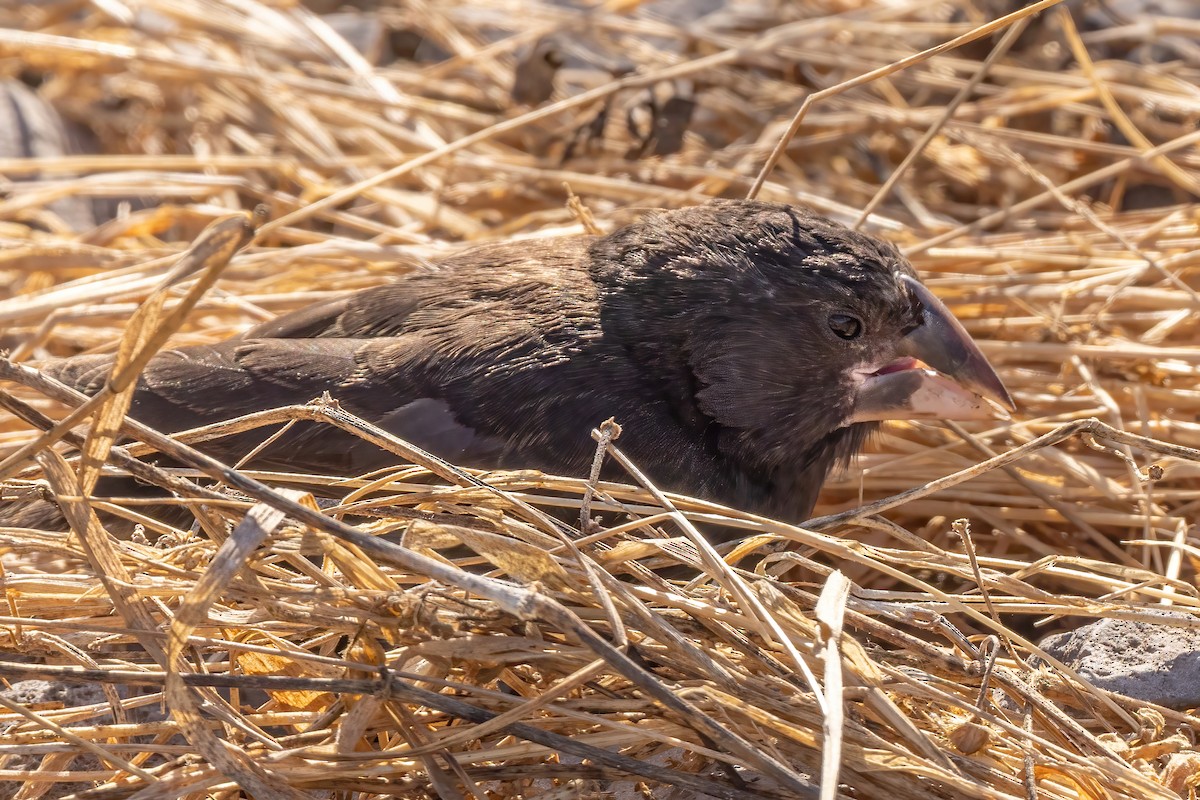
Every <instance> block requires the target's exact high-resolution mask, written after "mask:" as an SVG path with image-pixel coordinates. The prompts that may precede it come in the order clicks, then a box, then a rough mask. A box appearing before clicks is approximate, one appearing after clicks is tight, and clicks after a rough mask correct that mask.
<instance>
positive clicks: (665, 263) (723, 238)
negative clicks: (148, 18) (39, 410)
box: [46, 201, 1012, 521]
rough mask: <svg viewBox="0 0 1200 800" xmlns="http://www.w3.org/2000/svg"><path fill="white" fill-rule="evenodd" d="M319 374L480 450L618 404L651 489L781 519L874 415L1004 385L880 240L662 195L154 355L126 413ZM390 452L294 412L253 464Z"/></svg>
mask: <svg viewBox="0 0 1200 800" xmlns="http://www.w3.org/2000/svg"><path fill="white" fill-rule="evenodd" d="M109 366H110V359H109V357H107V356H84V357H77V358H72V359H68V360H65V361H62V362H58V363H56V364H53V365H50V366H48V367H46V369H47V371H48V372H50V373H51V374H53V375H55V376H57V377H58V378H60V379H61V380H63V381H65V382H67V383H69V384H72V385H74V386H76V387H78V388H80V389H81V390H83V391H85V392H90V391H96V389H97V388H98V387H99V386H100V385H102V382H103V379H104V377H105V374H106V372H107V370H108V368H109ZM322 392H329V393H330V394H331V395H332V396H333V397H334V398H335V399H336V400H338V401H339V402H340V403H341V404H342V406H343V407H345V408H347V409H348V410H350V411H352V412H354V413H355V414H358V415H360V416H362V417H364V418H365V419H367V420H370V421H372V422H374V423H376V424H378V425H380V426H382V427H383V428H385V429H387V430H389V431H391V432H393V433H395V434H396V435H398V436H400V437H402V438H404V439H407V440H409V441H411V442H413V443H414V444H417V445H419V446H420V447H423V448H425V449H427V450H430V451H432V452H434V453H436V454H438V455H440V456H442V457H444V458H446V459H449V460H451V461H453V462H454V463H457V464H460V465H463V466H470V467H480V468H518V467H520V468H527V467H530V468H537V469H541V470H544V471H547V472H551V473H558V474H565V475H575V476H582V475H585V474H586V473H587V471H588V468H589V466H590V462H591V458H592V454H593V452H594V443H593V442H592V440H591V438H590V437H589V432H590V430H591V429H592V428H593V427H595V426H596V425H597V424H598V423H600V422H601V421H602V420H605V419H607V418H609V417H615V418H616V420H617V421H618V422H619V423H620V424H621V425H622V426H623V428H624V434H623V435H622V439H621V444H622V446H623V448H624V450H625V451H626V452H627V453H628V454H629V455H630V456H631V457H632V458H633V459H634V460H635V461H637V462H638V463H639V464H640V465H641V467H642V468H643V469H644V471H645V472H646V473H647V474H648V475H649V476H650V477H651V478H652V479H653V480H654V481H655V482H656V483H657V484H658V485H659V486H661V487H663V488H665V489H669V490H674V491H678V492H683V493H687V494H692V495H696V496H699V497H704V498H709V499H712V500H716V501H718V502H721V503H725V504H729V505H732V506H736V507H740V508H743V509H748V510H752V511H756V512H760V513H763V514H767V515H771V516H775V517H779V518H782V519H785V520H790V521H801V520H803V519H805V518H806V517H807V516H808V515H809V514H810V512H811V511H812V508H813V505H814V503H815V501H816V497H817V493H818V491H819V490H820V488H821V484H822V482H823V481H824V480H825V477H826V475H827V474H828V473H829V472H830V470H831V469H832V468H833V467H834V466H835V465H836V464H837V463H838V462H844V461H845V460H846V459H848V458H850V457H851V456H852V455H853V454H854V453H855V452H856V451H857V450H858V449H859V448H860V446H861V445H862V444H863V442H864V440H865V439H866V438H867V436H868V434H870V433H871V432H872V431H873V430H875V428H876V427H877V426H878V424H879V421H880V420H885V419H939V418H940V419H974V418H980V417H988V416H991V415H992V413H993V409H992V408H991V407H990V406H989V403H988V402H987V401H993V402H995V403H998V404H1000V405H1001V406H1008V407H1011V405H1012V401H1011V400H1010V398H1009V396H1008V394H1007V392H1006V391H1005V389H1004V387H1003V385H1002V384H1001V382H1000V380H999V378H998V377H997V376H996V374H995V372H993V370H992V369H991V367H990V366H989V365H988V363H987V361H986V359H985V358H984V357H983V355H982V354H981V353H980V352H979V350H978V349H977V347H976V346H975V345H974V343H973V342H972V341H971V339H970V337H969V336H968V335H967V334H966V332H965V331H964V330H963V329H962V327H961V326H960V325H959V324H958V322H957V321H956V320H955V319H954V317H953V316H952V315H951V314H950V313H949V311H948V310H947V309H946V308H945V306H943V305H942V304H941V303H940V302H939V301H938V300H937V299H936V298H935V297H934V296H933V294H931V293H930V292H929V290H928V289H926V288H925V287H924V286H923V285H922V284H921V283H920V282H919V281H918V280H917V279H916V277H915V275H914V273H913V270H912V267H911V266H910V265H909V264H908V263H907V262H906V261H905V260H904V258H903V257H901V256H900V255H899V253H898V252H897V251H896V250H895V249H894V248H893V247H891V246H890V245H888V244H886V243H884V242H882V241H880V240H878V239H875V238H873V237H871V236H867V235H864V234H861V233H857V232H854V231H851V230H849V229H847V228H845V227H843V226H841V225H839V224H836V223H834V222H831V221H830V220H828V219H825V218H823V217H820V216H818V215H816V214H814V213H813V212H811V211H808V210H805V209H802V208H797V207H793V206H787V205H779V204H770V203H761V202H751V201H717V202H712V203H709V204H707V205H703V206H698V207H694V208H686V209H682V210H678V211H666V212H661V213H656V214H653V215H651V216H648V217H647V218H645V219H643V220H641V221H639V222H636V223H634V224H631V225H628V226H626V227H624V228H621V229H619V230H617V231H615V232H614V233H611V234H609V235H607V236H601V237H595V236H577V237H570V238H562V239H556V240H553V241H548V242H519V243H506V244H499V245H490V246H485V247H478V248H475V249H472V250H468V251H466V252H464V253H462V254H460V255H457V256H454V257H452V258H450V259H448V260H446V261H445V262H443V263H442V264H441V265H440V266H439V268H438V269H436V271H431V272H429V273H426V274H419V275H415V276H411V277H405V278H404V279H403V280H402V281H399V282H397V283H394V284H390V285H386V286H381V287H377V288H373V289H367V290H364V291H359V292H355V293H353V294H350V295H347V296H345V297H342V298H340V299H337V300H334V301H331V302H324V303H319V304H317V305H314V306H311V307H308V308H305V309H301V310H299V311H296V312H294V313H291V314H287V315H285V316H282V317H280V318H279V319H276V320H274V321H271V322H268V323H265V324H263V325H259V326H258V327H255V328H252V329H251V330H249V331H247V332H246V333H245V334H243V335H242V336H240V337H238V338H235V339H231V340H229V341H225V342H222V343H220V344H215V345H209V346H203V347H186V348H180V349H178V350H173V351H168V352H164V353H162V354H160V355H159V356H158V357H156V358H155V359H154V360H153V361H152V362H151V364H150V365H149V367H148V368H147V369H146V370H145V373H144V376H143V378H142V381H141V383H140V384H139V388H138V391H137V395H136V399H135V401H134V405H133V409H132V412H131V414H132V415H133V416H134V417H135V418H137V419H139V420H141V421H143V422H146V423H148V424H150V425H153V426H155V427H157V428H159V429H161V430H164V431H168V432H170V431H178V430H182V429H186V428H190V427H194V426H198V425H202V424H205V423H211V422H215V421H218V420H225V419H230V418H232V417H235V416H238V415H241V414H246V413H249V412H252V411H259V410H262V409H266V408H272V407H276V406H281V405H287V404H296V403H304V402H307V401H309V400H312V399H313V398H315V397H317V396H319V395H320V394H321V393H322ZM985 398H986V400H985ZM263 437H264V434H263V433H262V432H261V431H260V432H257V433H253V434H252V435H251V437H250V438H246V439H245V440H243V441H240V442H238V441H229V440H226V442H225V443H224V444H222V445H221V449H220V450H218V451H217V453H216V454H217V455H220V456H224V457H226V458H235V457H236V455H234V454H233V452H231V448H240V451H239V452H238V453H237V455H240V454H241V453H244V452H246V451H248V450H249V449H250V448H251V447H253V446H254V445H255V444H257V443H258V442H259V441H261V440H262V438H263ZM394 459H395V457H394V456H391V455H389V454H388V453H386V452H383V451H380V450H378V449H376V448H374V447H372V446H369V445H366V444H365V443H362V442H361V441H358V440H356V439H353V438H352V437H349V436H348V435H346V434H343V433H341V432H340V431H338V430H336V429H333V428H331V427H329V426H319V425H316V424H310V423H305V424H303V425H298V426H297V427H296V428H295V429H293V431H292V432H289V433H288V434H287V435H285V436H284V437H282V438H281V439H280V440H279V441H277V442H276V443H275V444H273V445H272V446H270V447H269V448H268V449H267V450H265V451H264V452H263V453H262V454H261V455H259V456H258V457H256V459H255V461H254V465H255V466H260V467H282V468H287V469H292V470H315V471H319V472H323V473H334V474H341V475H354V474H360V473H363V472H366V471H368V470H372V469H375V468H378V467H381V466H386V465H388V464H389V463H394Z"/></svg>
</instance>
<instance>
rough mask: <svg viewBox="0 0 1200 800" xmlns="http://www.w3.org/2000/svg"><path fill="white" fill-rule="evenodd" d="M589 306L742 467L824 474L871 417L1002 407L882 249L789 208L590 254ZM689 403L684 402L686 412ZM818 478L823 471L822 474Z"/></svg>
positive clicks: (971, 346)
mask: <svg viewBox="0 0 1200 800" xmlns="http://www.w3.org/2000/svg"><path fill="white" fill-rule="evenodd" d="M592 253H593V260H592V263H593V270H594V274H595V275H596V277H597V281H598V283H599V284H600V286H601V294H602V300H601V303H602V309H603V311H602V313H604V314H607V315H608V316H609V317H610V318H611V319H612V320H613V321H614V322H616V323H617V324H618V325H620V326H622V327H624V328H625V329H627V330H628V329H633V330H636V331H637V336H638V341H637V343H636V344H634V345H632V347H633V348H634V350H635V354H636V355H637V357H639V358H640V359H642V360H643V362H644V363H649V364H650V365H651V366H652V367H654V368H657V369H659V370H661V372H662V374H663V376H664V379H665V381H666V384H665V385H670V386H679V385H681V384H682V385H687V386H688V387H689V388H688V389H687V390H685V391H682V392H677V393H676V394H677V396H676V397H675V398H674V400H675V402H676V405H677V406H678V408H679V409H680V413H681V414H683V415H684V416H687V415H688V414H693V415H695V416H696V417H697V419H699V420H701V421H704V420H709V421H712V422H715V423H717V426H718V427H719V429H720V434H719V436H720V437H721V440H720V441H719V442H718V446H719V447H720V448H721V450H722V451H723V452H725V453H726V454H727V455H729V456H731V457H734V458H738V459H740V460H742V461H744V462H746V463H747V464H748V465H752V467H753V470H754V471H756V472H761V473H768V474H769V473H774V472H776V471H778V470H780V469H781V468H783V469H789V470H795V469H797V468H800V469H805V468H806V467H807V466H808V465H809V464H813V465H814V466H815V465H816V464H817V462H820V463H823V464H824V469H828V468H829V466H831V465H832V464H833V463H834V462H835V461H837V460H839V459H845V458H848V457H849V456H850V455H853V453H854V452H855V451H856V450H857V449H858V448H859V447H860V446H861V444H862V442H863V440H864V439H865V437H866V435H867V434H868V433H869V432H870V431H872V430H874V428H875V427H876V426H877V425H878V423H879V422H880V421H881V420H888V419H895V420H902V419H952V420H963V419H979V418H988V417H992V416H995V415H996V413H997V411H998V410H999V409H1000V408H1012V400H1011V398H1010V397H1009V395H1008V392H1007V391H1005V389H1004V386H1003V384H1002V383H1001V382H1000V379H999V377H997V375H996V373H995V372H994V371H993V370H992V368H991V366H990V365H989V364H988V362H987V360H986V359H985V358H984V356H983V354H982V353H981V352H980V351H979V349H978V347H976V345H975V343H974V342H973V341H972V340H971V337H970V336H969V335H968V334H967V332H966V331H965V330H964V329H963V328H962V326H961V325H960V324H959V322H958V321H957V320H956V319H955V318H954V316H953V315H952V314H951V313H950V311H949V310H948V309H947V308H946V307H945V306H944V305H943V304H942V303H941V302H940V301H939V300H938V299H937V298H936V297H935V296H934V295H933V293H932V292H930V291H929V289H928V288H926V287H925V286H924V285H923V284H922V283H921V282H920V281H919V280H918V279H917V277H916V275H915V273H914V272H913V269H912V267H911V266H910V265H909V264H908V262H907V261H906V260H905V259H904V258H903V257H902V256H901V255H900V254H899V252H897V251H896V249H895V248H894V247H892V246H891V245H889V244H887V243H885V242H883V241H880V240H879V239H876V238H874V237H872V236H868V235H866V234H863V233H858V232H855V231H852V230H850V229H848V228H846V227H844V226H842V225H839V224H837V223H835V222H832V221H830V220H828V219H825V218H824V217H821V216H818V215H816V214H814V213H812V212H811V211H808V210H805V209H802V208H797V207H793V206H787V205H781V204H771V203H761V202H754V201H717V202H713V203H709V204H706V205H703V206H697V207H693V208H687V209H682V210H678V211H668V212H664V213H660V214H657V215H655V216H651V217H649V218H647V219H645V220H643V221H641V222H639V223H637V224H634V225H631V226H628V227H626V228H623V229H621V230H619V231H616V232H614V233H613V234H611V235H609V236H607V237H604V238H602V239H600V240H597V242H596V243H595V244H594V245H593V249H592ZM689 404H690V405H689ZM822 477H823V474H822Z"/></svg>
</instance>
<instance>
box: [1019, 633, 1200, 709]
mask: <svg viewBox="0 0 1200 800" xmlns="http://www.w3.org/2000/svg"><path fill="white" fill-rule="evenodd" d="M1152 613H1155V614H1157V615H1159V616H1163V617H1171V618H1174V619H1180V620H1185V621H1186V622H1187V623H1188V624H1187V625H1186V626H1183V627H1180V626H1178V625H1161V624H1158V623H1153V622H1133V621H1131V620H1123V619H1103V620H1100V621H1098V622H1093V623H1091V624H1088V625H1084V626H1083V627H1082V628H1076V629H1075V630H1073V631H1068V632H1066V633H1057V634H1054V635H1052V636H1047V637H1046V638H1045V639H1043V640H1042V642H1041V646H1042V649H1043V650H1045V651H1046V652H1047V653H1049V654H1050V655H1052V656H1054V657H1055V658H1057V659H1058V660H1059V661H1061V662H1063V663H1064V664H1066V665H1067V666H1069V667H1071V668H1072V669H1074V670H1075V671H1076V672H1078V673H1079V674H1080V676H1082V677H1083V678H1085V679H1086V680H1088V681H1090V682H1091V683H1092V684H1093V685H1094V686H1096V687H1098V688H1101V689H1107V690H1109V691H1113V692H1118V693H1120V694H1123V695H1126V696H1127V697H1132V698H1135V699H1138V700H1145V701H1147V702H1151V703H1157V704H1159V705H1162V706H1167V707H1168V708H1174V709H1180V710H1184V709H1191V708H1196V707H1198V706H1200V618H1197V617H1196V616H1194V615H1192V614H1186V613H1181V612H1175V611H1163V612H1152Z"/></svg>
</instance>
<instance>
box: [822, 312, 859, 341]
mask: <svg viewBox="0 0 1200 800" xmlns="http://www.w3.org/2000/svg"><path fill="white" fill-rule="evenodd" d="M829 330H831V331H833V332H834V333H835V334H837V335H838V336H839V337H840V338H842V339H857V338H858V335H859V334H860V333H862V321H861V320H859V319H858V318H857V317H852V316H850V315H849V314H833V315H831V316H830V317H829Z"/></svg>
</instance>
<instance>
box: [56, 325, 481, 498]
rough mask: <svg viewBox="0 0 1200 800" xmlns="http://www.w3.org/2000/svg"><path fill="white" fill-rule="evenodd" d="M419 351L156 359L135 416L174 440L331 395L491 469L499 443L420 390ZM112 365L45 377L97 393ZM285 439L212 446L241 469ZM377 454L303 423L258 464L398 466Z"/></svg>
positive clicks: (267, 348) (290, 346) (268, 345)
mask: <svg viewBox="0 0 1200 800" xmlns="http://www.w3.org/2000/svg"><path fill="white" fill-rule="evenodd" d="M417 349H419V347H418V343H417V342H413V341H409V340H406V339H403V338H395V339H392V338H382V339H237V340H230V341H226V342H221V343H219V344H215V345H205V346H197V347H186V348H180V349H177V350H168V351H164V352H163V353H161V354H159V355H158V356H157V357H156V358H155V359H154V360H153V361H151V363H150V364H149V365H148V366H147V368H146V369H145V370H144V371H143V374H142V377H141V380H140V381H139V383H138V388H137V391H136V394H135V396H134V402H133V406H132V408H131V411H130V414H131V416H133V417H134V418H135V419H138V420H139V421H142V422H145V423H146V424H148V425H151V426H153V427H155V428H157V429H159V430H162V431H164V432H168V433H171V432H176V431H180V430H185V429H188V428H194V427H198V426H201V425H206V424H210V423H214V422H219V421H224V420H229V419H233V418H235V417H238V416H242V415H244V414H249V413H252V412H256V411H263V410H267V409H271V408H278V407H281V406H289V405H302V404H304V403H308V402H310V401H312V400H315V399H316V398H318V397H320V396H321V395H322V394H323V393H325V392H328V393H329V394H330V395H331V396H332V397H333V398H334V399H335V400H337V401H338V402H339V403H340V404H341V405H342V407H344V408H345V409H347V410H348V411H350V412H351V413H354V414H357V415H359V416H361V417H363V418H364V419H366V420H368V421H370V422H373V423H375V424H377V425H379V426H380V427H382V428H383V429H385V430H387V431H388V432H390V433H393V434H395V435H396V436H399V437H400V438H403V439H405V440H407V441H409V442H411V443H412V444H415V445H417V446H418V447H422V448H424V449H426V450H430V451H432V452H435V453H437V454H438V455H441V456H443V457H445V458H448V459H450V460H452V461H455V462H456V463H463V464H466V465H476V464H478V465H480V466H491V465H495V464H496V463H497V462H499V461H500V460H501V459H502V457H503V455H504V445H503V442H502V440H500V439H499V438H496V437H492V436H489V435H487V434H486V433H483V432H481V431H477V430H475V429H473V428H471V427H470V426H468V425H465V424H463V423H462V422H460V420H459V417H458V416H457V415H456V414H455V413H454V412H453V410H452V409H451V406H450V404H449V403H447V402H446V401H445V400H444V399H442V398H440V397H438V396H437V394H436V392H433V391H430V387H428V386H427V385H422V383H423V382H422V381H420V380H419V379H417V377H416V376H415V374H410V372H411V370H410V369H409V364H410V363H411V360H412V358H413V356H414V355H415V352H414V351H416V350H417ZM111 364H112V361H111V357H109V356H84V357H78V358H73V359H68V360H65V361H61V362H57V363H55V364H52V365H49V366H47V367H46V368H45V371H46V372H47V373H49V374H50V375H52V376H54V377H57V378H58V379H59V380H62V381H63V382H65V383H67V384H69V385H72V386H74V387H75V388H78V389H79V390H81V391H83V392H85V393H94V392H96V391H97V390H98V389H99V388H100V387H101V386H103V383H104V379H105V378H106V377H107V374H108V370H109V369H110V368H111ZM277 429H278V426H269V427H266V428H260V429H257V430H252V431H248V432H245V433H240V434H235V435H232V436H229V437H226V438H224V439H221V440H219V441H213V442H209V443H206V444H205V445H204V446H203V449H205V450H206V451H207V452H210V453H212V454H213V455H215V456H217V457H219V458H222V459H225V460H236V459H238V458H240V457H241V456H242V455H244V454H245V453H247V452H249V451H250V450H251V449H253V448H254V447H255V446H256V445H258V444H259V443H261V442H262V441H264V440H265V439H266V438H267V437H268V436H270V435H271V433H273V432H274V431H276V430H277ZM398 460H399V459H397V457H395V456H392V455H390V454H388V453H386V452H384V451H382V450H380V449H379V448H378V447H376V446H375V445H371V444H368V443H366V442H364V441H363V440H361V439H359V438H357V437H355V436H353V435H351V434H348V433H345V432H343V431H341V430H339V429H337V428H334V427H333V426H331V425H328V424H323V423H313V422H304V423H297V424H296V425H295V426H293V428H292V429H291V430H289V431H288V432H287V433H286V434H284V435H283V436H282V437H280V439H278V440H277V441H275V442H274V443H273V444H272V445H270V446H269V447H268V448H267V449H266V450H264V451H263V452H262V453H261V454H260V455H259V456H258V457H256V458H255V460H254V462H253V464H254V465H255V466H260V467H280V468H286V469H290V470H313V471H321V472H333V473H336V474H345V475H352V474H358V473H361V472H365V471H367V470H370V469H375V468H377V467H379V466H384V465H387V464H393V463H397V462H398Z"/></svg>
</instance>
